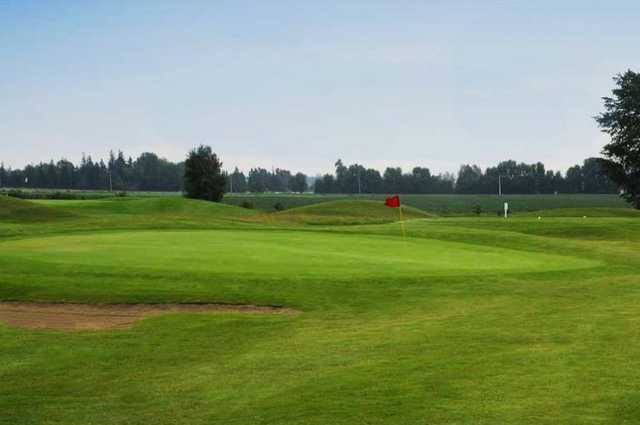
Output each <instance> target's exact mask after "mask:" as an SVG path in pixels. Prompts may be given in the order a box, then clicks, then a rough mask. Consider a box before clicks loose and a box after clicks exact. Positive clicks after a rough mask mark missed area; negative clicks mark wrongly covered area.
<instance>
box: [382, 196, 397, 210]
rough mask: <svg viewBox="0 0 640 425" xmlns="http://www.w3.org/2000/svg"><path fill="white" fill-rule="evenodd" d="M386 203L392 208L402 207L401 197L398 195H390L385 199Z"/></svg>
mask: <svg viewBox="0 0 640 425" xmlns="http://www.w3.org/2000/svg"><path fill="white" fill-rule="evenodd" d="M384 204H385V205H386V206H388V207H390V208H399V207H400V197H399V196H398V195H395V196H389V197H387V200H386V201H384Z"/></svg>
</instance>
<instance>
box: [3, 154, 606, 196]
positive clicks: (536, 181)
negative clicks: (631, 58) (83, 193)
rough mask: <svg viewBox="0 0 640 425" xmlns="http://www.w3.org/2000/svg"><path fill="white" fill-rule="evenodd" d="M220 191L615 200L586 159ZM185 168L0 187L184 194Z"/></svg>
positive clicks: (19, 178) (133, 163)
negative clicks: (561, 165)
mask: <svg viewBox="0 0 640 425" xmlns="http://www.w3.org/2000/svg"><path fill="white" fill-rule="evenodd" d="M223 175H224V177H225V183H224V184H225V192H227V193H229V192H233V193H242V192H253V193H263V192H300V193H302V192H307V191H310V190H313V191H314V192H315V193H319V194H330V193H344V194H358V193H362V194H368V193H415V194H454V193H460V194H492V193H497V192H498V188H499V187H500V186H501V189H502V192H503V193H512V194H535V193H542V194H545V193H616V192H617V186H616V185H615V184H614V183H613V182H612V181H611V180H610V179H609V177H608V176H607V173H606V171H605V170H604V169H603V167H602V164H601V161H600V160H599V159H597V158H588V159H586V160H585V161H584V162H583V163H582V164H579V165H575V166H573V167H571V168H569V170H567V172H566V173H565V174H562V173H560V172H558V171H555V172H554V171H552V170H547V169H546V168H545V166H544V164H542V163H540V162H538V163H534V164H525V163H517V162H515V161H503V162H500V163H499V164H498V165H497V166H494V167H488V168H486V169H484V170H483V169H481V168H480V167H478V166H477V165H462V166H461V167H460V169H459V171H458V174H457V176H455V175H453V174H451V173H442V174H433V173H431V171H430V170H429V169H428V168H426V167H415V168H413V169H412V170H411V172H408V173H405V172H403V170H402V169H401V168H400V167H387V168H386V169H385V170H384V171H383V172H382V173H380V172H379V171H378V170H376V169H373V168H365V167H364V166H362V165H360V164H351V165H345V164H344V163H343V162H342V161H341V160H338V161H337V162H336V163H335V172H334V173H328V174H325V175H323V176H317V177H315V178H311V179H310V178H309V177H308V176H307V175H305V174H304V173H301V172H298V173H295V174H294V173H292V172H291V171H289V170H285V169H281V168H275V169H272V170H267V169H265V168H260V167H258V168H252V169H250V170H249V172H248V173H247V174H245V173H244V172H243V171H241V170H239V169H238V168H237V167H236V168H235V169H234V170H233V172H231V173H223ZM184 176H185V163H184V161H182V162H177V163H174V162H171V161H169V160H166V159H164V158H161V157H159V156H158V155H156V154H154V153H151V152H146V153H143V154H141V155H139V156H138V157H137V158H136V159H135V160H134V159H132V158H131V157H125V155H124V154H123V153H122V152H117V153H114V152H111V153H110V154H109V159H108V160H107V161H104V160H102V159H100V160H98V161H94V160H93V159H92V158H91V156H85V155H83V156H82V159H81V161H80V163H79V164H77V165H76V164H73V163H72V162H70V161H68V160H65V159H61V160H59V161H57V162H53V161H50V162H48V163H40V164H35V165H27V166H26V167H24V168H23V169H7V168H5V167H4V166H2V165H0V187H13V188H45V189H62V190H64V189H84V190H114V191H127V190H142V191H183V190H184Z"/></svg>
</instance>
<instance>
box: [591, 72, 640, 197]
mask: <svg viewBox="0 0 640 425" xmlns="http://www.w3.org/2000/svg"><path fill="white" fill-rule="evenodd" d="M614 81H615V84H616V88H614V89H613V95H612V97H605V98H603V100H604V110H605V111H604V112H603V113H602V114H600V115H598V116H597V117H596V121H597V122H598V124H599V125H600V128H602V131H603V132H605V133H607V134H608V135H609V136H610V137H611V142H610V143H608V144H607V145H605V147H604V149H603V151H602V154H603V155H604V158H603V159H602V160H601V161H600V162H601V165H602V167H603V168H604V169H605V170H606V172H607V173H608V176H609V177H610V178H611V180H613V181H614V182H616V183H617V184H618V185H619V186H620V188H621V189H622V190H623V192H622V197H623V198H624V199H626V200H627V201H628V202H629V203H631V204H632V205H633V206H634V207H635V208H638V209H640V74H638V73H635V72H633V71H631V70H628V71H627V72H625V73H624V74H619V75H617V76H616V77H615V78H614Z"/></svg>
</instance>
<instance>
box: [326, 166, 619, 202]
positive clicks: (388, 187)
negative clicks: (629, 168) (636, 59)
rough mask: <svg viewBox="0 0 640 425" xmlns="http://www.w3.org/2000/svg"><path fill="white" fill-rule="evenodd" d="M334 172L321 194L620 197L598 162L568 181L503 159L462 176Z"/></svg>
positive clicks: (355, 169)
mask: <svg viewBox="0 0 640 425" xmlns="http://www.w3.org/2000/svg"><path fill="white" fill-rule="evenodd" d="M335 167H336V170H335V174H325V175H324V176H321V177H318V178H317V179H316V182H315V192H316V193H352V194H355V193H416V194H427V193H432V194H447V193H449V194H451V193H460V194H493V193H497V192H498V185H499V182H498V181H499V180H500V183H501V186H502V192H503V193H511V194H535V193H555V192H562V193H616V190H617V186H616V185H615V184H614V183H613V182H612V181H611V180H610V179H609V178H608V176H607V174H606V172H605V170H604V169H603V168H602V167H601V164H600V162H599V161H598V159H596V158H589V159H586V160H585V161H584V163H583V164H582V165H576V166H574V167H571V168H570V169H569V171H568V172H567V175H566V177H565V176H563V175H562V174H561V173H560V172H553V171H551V170H545V166H544V164H542V163H539V162H538V163H535V164H524V163H517V162H515V161H503V162H501V163H499V164H498V165H497V166H495V167H489V168H487V169H486V170H482V169H481V168H480V167H478V166H477V165H462V166H461V167H460V170H459V171H458V176H457V178H456V177H454V176H453V175H452V174H449V173H444V174H438V175H433V174H431V171H430V170H429V169H428V168H424V167H415V168H413V170H411V172H410V173H404V172H403V171H402V169H401V168H399V167H387V168H386V169H385V171H384V173H383V174H382V175H380V173H379V172H378V171H377V170H374V169H366V168H364V167H363V166H361V165H359V164H354V165H350V166H346V165H344V164H343V162H342V161H341V160H338V161H337V162H336V163H335Z"/></svg>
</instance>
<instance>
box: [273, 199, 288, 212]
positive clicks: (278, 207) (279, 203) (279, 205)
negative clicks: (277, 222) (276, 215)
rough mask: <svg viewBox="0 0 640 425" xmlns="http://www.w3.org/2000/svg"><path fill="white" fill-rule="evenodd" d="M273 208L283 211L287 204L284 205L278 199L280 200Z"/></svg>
mask: <svg viewBox="0 0 640 425" xmlns="http://www.w3.org/2000/svg"><path fill="white" fill-rule="evenodd" d="M273 208H274V209H275V210H276V211H282V210H284V209H285V206H284V204H283V203H282V202H280V201H278V202H276V203H275V205H274V206H273Z"/></svg>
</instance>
